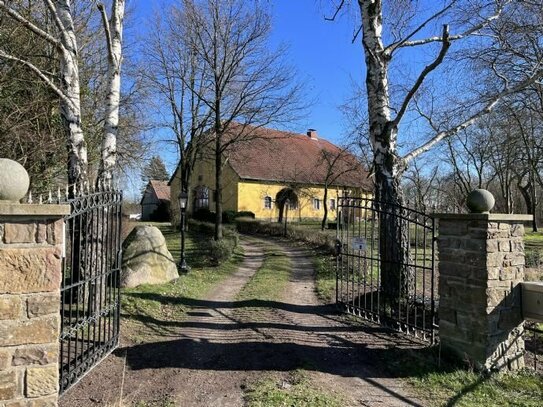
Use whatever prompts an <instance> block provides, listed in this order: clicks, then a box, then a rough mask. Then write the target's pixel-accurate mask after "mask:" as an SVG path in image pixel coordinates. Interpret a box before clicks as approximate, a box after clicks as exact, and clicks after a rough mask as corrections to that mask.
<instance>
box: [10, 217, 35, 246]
mask: <svg viewBox="0 0 543 407" xmlns="http://www.w3.org/2000/svg"><path fill="white" fill-rule="evenodd" d="M36 229H37V228H36V223H35V222H28V223H5V224H4V243H6V244H12V243H36Z"/></svg>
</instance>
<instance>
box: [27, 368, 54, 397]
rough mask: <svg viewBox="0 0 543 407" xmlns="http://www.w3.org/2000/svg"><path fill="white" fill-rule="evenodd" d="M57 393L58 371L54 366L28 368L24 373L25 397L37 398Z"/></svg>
mask: <svg viewBox="0 0 543 407" xmlns="http://www.w3.org/2000/svg"><path fill="white" fill-rule="evenodd" d="M57 391H58V369H57V366H56V365H49V366H44V367H29V368H28V369H27V371H26V396H27V397H39V396H47V395H50V394H55V393H56V392H57Z"/></svg>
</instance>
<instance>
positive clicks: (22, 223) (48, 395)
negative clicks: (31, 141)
mask: <svg viewBox="0 0 543 407" xmlns="http://www.w3.org/2000/svg"><path fill="white" fill-rule="evenodd" d="M2 161H5V160H2ZM1 164H5V162H4V163H2V162H0V169H3V168H2V165H1ZM4 174H5V173H4ZM10 176H13V173H10ZM3 180H5V179H3V177H1V176H0V405H1V406H5V407H22V406H25V407H26V406H55V405H57V399H58V386H59V384H58V380H59V379H58V376H59V375H58V369H59V367H58V366H59V364H58V353H59V352H58V348H59V334H60V284H61V279H62V253H63V244H64V236H63V217H64V215H67V214H69V211H70V207H69V205H23V204H19V203H18V202H17V199H18V198H20V196H17V197H16V199H15V200H12V201H8V200H6V199H5V198H6V194H7V195H8V197H9V198H12V197H11V196H9V191H6V185H5V184H3V185H2V183H1V181H3ZM27 188H28V186H27ZM25 193H26V189H25V190H24V191H23V192H22V194H23V195H24V194H25ZM16 195H17V194H16Z"/></svg>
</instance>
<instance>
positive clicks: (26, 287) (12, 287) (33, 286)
mask: <svg viewBox="0 0 543 407" xmlns="http://www.w3.org/2000/svg"><path fill="white" fill-rule="evenodd" d="M60 280H61V251H60V248H58V247H43V248H18V249H11V248H2V249H0V294H2V293H10V294H16V293H32V292H43V291H57V290H59V288H60Z"/></svg>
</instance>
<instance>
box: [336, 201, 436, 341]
mask: <svg viewBox="0 0 543 407" xmlns="http://www.w3.org/2000/svg"><path fill="white" fill-rule="evenodd" d="M338 201H339V202H338V221H337V242H336V244H337V254H338V256H337V260H336V302H337V304H338V305H339V306H340V307H341V308H342V309H343V310H344V311H345V312H348V313H351V314H354V315H357V316H360V317H362V318H365V319H368V320H371V321H373V322H377V323H380V324H382V325H386V326H388V327H391V328H393V329H395V330H398V331H401V332H404V333H406V334H408V335H412V336H414V337H417V338H420V339H422V340H424V341H428V342H431V343H433V342H434V341H435V340H436V337H435V333H436V328H437V326H436V291H437V280H436V274H435V266H436V263H435V250H434V248H435V225H434V218H433V217H431V216H429V215H426V214H424V213H422V212H419V211H416V210H413V209H409V208H406V207H403V206H398V205H391V204H387V203H383V202H378V201H375V200H372V199H366V198H339V199H338Z"/></svg>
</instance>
